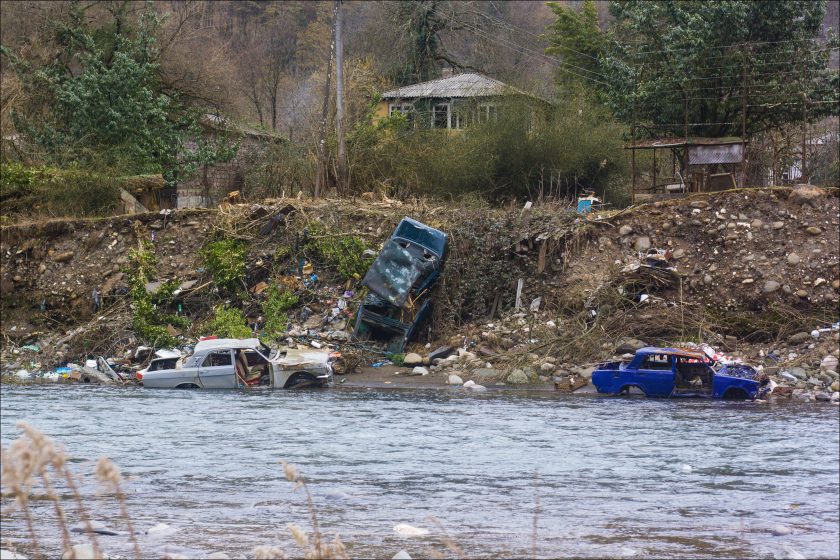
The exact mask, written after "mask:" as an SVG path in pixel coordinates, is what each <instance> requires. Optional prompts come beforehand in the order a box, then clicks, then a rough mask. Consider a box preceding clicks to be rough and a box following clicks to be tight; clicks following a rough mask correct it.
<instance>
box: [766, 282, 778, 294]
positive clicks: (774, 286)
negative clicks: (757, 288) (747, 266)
mask: <svg viewBox="0 0 840 560" xmlns="http://www.w3.org/2000/svg"><path fill="white" fill-rule="evenodd" d="M781 286H782V285H781V284H780V283H778V282H776V281H775V280H768V281H766V282H765V283H764V293H765V294H771V293H773V292H775V291H776V290H778V289H779V288H780V287H781Z"/></svg>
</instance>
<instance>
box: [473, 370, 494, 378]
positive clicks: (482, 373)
mask: <svg viewBox="0 0 840 560" xmlns="http://www.w3.org/2000/svg"><path fill="white" fill-rule="evenodd" d="M473 375H474V376H476V377H485V378H494V377H498V376H499V370H496V369H493V368H478V369H474V370H473Z"/></svg>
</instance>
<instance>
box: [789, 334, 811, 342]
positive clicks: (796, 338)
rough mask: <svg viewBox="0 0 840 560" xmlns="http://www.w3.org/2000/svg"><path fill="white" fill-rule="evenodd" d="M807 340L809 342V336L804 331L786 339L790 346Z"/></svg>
mask: <svg viewBox="0 0 840 560" xmlns="http://www.w3.org/2000/svg"><path fill="white" fill-rule="evenodd" d="M808 340H811V335H810V333H806V332H804V331H803V332H798V333H796V334H793V335H791V336H790V338H788V342H790V343H791V344H802V343H803V342H805V341H808Z"/></svg>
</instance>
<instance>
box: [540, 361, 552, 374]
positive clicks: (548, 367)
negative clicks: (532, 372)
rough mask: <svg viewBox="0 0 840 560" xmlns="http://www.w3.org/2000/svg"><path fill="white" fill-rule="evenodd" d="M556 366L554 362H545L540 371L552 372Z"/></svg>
mask: <svg viewBox="0 0 840 560" xmlns="http://www.w3.org/2000/svg"><path fill="white" fill-rule="evenodd" d="M554 368H555V365H554V364H552V363H551V362H545V363H544V364H542V365H541V366H540V371H544V372H546V373H550V372H552V371H554Z"/></svg>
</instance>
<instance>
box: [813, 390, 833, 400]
mask: <svg viewBox="0 0 840 560" xmlns="http://www.w3.org/2000/svg"><path fill="white" fill-rule="evenodd" d="M814 399H816V400H818V401H822V402H828V401H830V400H831V395H830V394H828V393H826V392H825V391H817V392H816V393H814Z"/></svg>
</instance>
